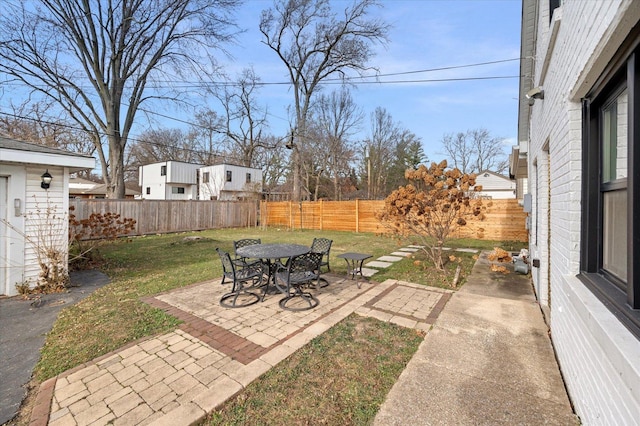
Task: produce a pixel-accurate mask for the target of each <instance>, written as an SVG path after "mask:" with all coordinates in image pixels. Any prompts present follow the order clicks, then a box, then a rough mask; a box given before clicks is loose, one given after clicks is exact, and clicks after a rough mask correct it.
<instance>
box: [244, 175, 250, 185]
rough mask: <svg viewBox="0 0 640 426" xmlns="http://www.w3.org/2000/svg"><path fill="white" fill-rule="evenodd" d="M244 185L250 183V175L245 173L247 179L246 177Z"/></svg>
mask: <svg viewBox="0 0 640 426" xmlns="http://www.w3.org/2000/svg"><path fill="white" fill-rule="evenodd" d="M245 183H251V173H247V177H246V182H245Z"/></svg>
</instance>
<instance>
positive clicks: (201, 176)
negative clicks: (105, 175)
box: [140, 161, 262, 200]
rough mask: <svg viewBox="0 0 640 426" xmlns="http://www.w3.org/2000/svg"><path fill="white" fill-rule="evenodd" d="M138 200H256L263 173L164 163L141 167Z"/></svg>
mask: <svg viewBox="0 0 640 426" xmlns="http://www.w3.org/2000/svg"><path fill="white" fill-rule="evenodd" d="M140 186H141V187H142V195H141V198H143V199H147V200H241V199H247V198H259V197H260V195H261V193H262V170H260V169H256V168H252V167H244V166H235V165H231V164H217V165H214V166H203V165H201V164H191V163H183V162H180V161H166V162H161V163H154V164H146V165H144V166H141V167H140Z"/></svg>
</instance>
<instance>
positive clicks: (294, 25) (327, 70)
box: [260, 0, 388, 201]
mask: <svg viewBox="0 0 640 426" xmlns="http://www.w3.org/2000/svg"><path fill="white" fill-rule="evenodd" d="M377 6H379V4H378V3H377V2H376V1H375V0H356V1H354V3H353V4H352V6H351V7H347V8H345V9H344V11H343V12H342V13H341V14H338V13H337V12H333V11H332V10H331V7H330V3H329V0H288V1H284V2H282V1H276V2H275V4H274V6H273V8H271V9H267V10H264V11H263V12H262V16H261V19H260V32H261V33H262V34H263V36H264V40H263V42H264V43H265V44H266V45H267V46H268V47H269V48H270V49H272V50H273V51H274V52H275V53H276V54H277V55H278V57H279V58H280V60H281V61H282V63H283V64H284V65H285V67H286V69H287V72H288V76H289V80H290V82H291V84H292V86H293V94H294V105H293V108H294V114H295V117H294V126H293V132H292V134H293V137H294V138H295V140H294V143H292V144H290V146H291V147H292V148H293V152H292V174H293V194H292V198H293V200H294V201H298V200H300V160H299V158H298V156H299V152H298V149H297V148H298V147H300V146H302V145H304V144H305V143H306V137H307V118H308V114H309V110H310V108H311V101H312V97H313V95H314V94H315V93H316V92H317V91H318V89H319V85H320V84H321V83H322V82H323V81H325V80H326V79H327V78H329V77H332V76H340V77H344V76H345V75H346V72H347V71H348V70H356V71H358V72H362V71H364V70H366V69H368V68H367V65H366V64H367V62H368V61H369V59H370V58H371V56H372V55H373V51H372V44H373V43H375V42H383V41H385V40H386V34H387V31H388V26H387V25H385V24H384V23H382V22H381V21H378V20H374V19H368V18H369V17H368V16H367V15H368V13H369V10H370V9H371V8H373V7H377Z"/></svg>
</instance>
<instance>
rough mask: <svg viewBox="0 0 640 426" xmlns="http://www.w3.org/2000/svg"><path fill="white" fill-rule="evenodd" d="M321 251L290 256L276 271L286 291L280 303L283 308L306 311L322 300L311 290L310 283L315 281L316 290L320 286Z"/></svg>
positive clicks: (278, 279) (277, 277) (277, 278)
mask: <svg viewBox="0 0 640 426" xmlns="http://www.w3.org/2000/svg"><path fill="white" fill-rule="evenodd" d="M321 260H322V254H321V253H313V252H309V253H305V254H301V255H299V256H294V257H291V258H289V260H287V262H286V263H285V264H284V265H280V266H279V267H278V270H277V271H276V275H275V277H276V280H277V281H278V282H279V284H280V286H282V287H283V288H284V289H286V290H285V292H286V296H285V297H284V298H283V299H281V300H280V301H279V302H278V303H279V305H280V307H281V308H282V309H286V310H289V311H304V310H307V309H313V308H315V307H316V306H318V304H319V303H320V301H319V300H318V299H317V298H316V297H315V296H314V295H313V294H311V293H310V292H309V291H306V288H307V285H308V284H313V283H315V288H316V290H317V289H319V288H320V280H321V279H320V273H319V265H320V261H321Z"/></svg>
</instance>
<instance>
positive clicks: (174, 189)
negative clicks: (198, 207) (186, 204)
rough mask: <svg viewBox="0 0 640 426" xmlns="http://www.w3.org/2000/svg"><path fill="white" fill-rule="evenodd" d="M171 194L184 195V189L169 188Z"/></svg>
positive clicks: (178, 187)
mask: <svg viewBox="0 0 640 426" xmlns="http://www.w3.org/2000/svg"><path fill="white" fill-rule="evenodd" d="M171 193H172V194H184V187H182V186H174V187H172V188H171Z"/></svg>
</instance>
